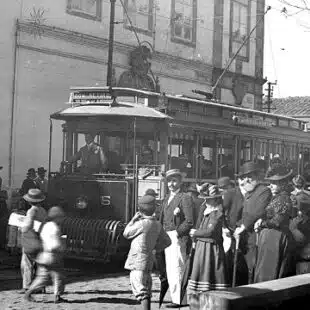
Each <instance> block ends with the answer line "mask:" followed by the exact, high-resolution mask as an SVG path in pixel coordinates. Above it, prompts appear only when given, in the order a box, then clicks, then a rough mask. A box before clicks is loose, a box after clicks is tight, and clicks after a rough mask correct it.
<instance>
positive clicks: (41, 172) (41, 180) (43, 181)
mask: <svg viewBox="0 0 310 310" xmlns="http://www.w3.org/2000/svg"><path fill="white" fill-rule="evenodd" d="M37 173H38V176H37V177H36V179H35V181H36V182H37V184H38V186H39V188H40V190H41V191H42V192H43V193H44V194H47V186H48V181H47V178H46V170H45V169H44V167H39V168H38V170H37Z"/></svg>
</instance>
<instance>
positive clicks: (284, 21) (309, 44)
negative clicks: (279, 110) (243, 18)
mask: <svg viewBox="0 0 310 310" xmlns="http://www.w3.org/2000/svg"><path fill="white" fill-rule="evenodd" d="M257 1H260V0H257ZM289 1H290V2H291V3H295V4H298V2H301V0H289ZM266 5H270V6H271V10H270V11H269V12H268V13H267V14H266V17H265V50H264V77H266V78H267V79H268V81H270V82H275V81H277V85H275V86H274V92H273V96H274V97H275V98H279V97H288V96H310V77H309V75H310V11H308V12H300V13H297V11H296V10H295V9H293V8H290V7H289V6H286V9H287V11H288V15H286V14H283V13H281V10H282V9H283V7H285V5H284V4H283V3H281V1H280V0H266ZM296 13H297V14H296Z"/></svg>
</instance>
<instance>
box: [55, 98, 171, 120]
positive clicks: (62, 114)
mask: <svg viewBox="0 0 310 310" xmlns="http://www.w3.org/2000/svg"><path fill="white" fill-rule="evenodd" d="M89 116H98V117H113V116H117V117H139V118H140V117H141V118H152V119H157V120H164V119H169V118H171V117H170V116H168V115H166V114H164V113H161V112H160V111H157V110H155V109H153V108H149V107H146V106H144V105H141V104H134V103H123V102H119V103H117V104H116V105H108V104H106V105H103V104H98V105H96V104H91V105H90V104H86V105H78V106H72V107H69V108H66V109H63V110H61V111H58V112H56V113H54V114H52V115H51V118H53V119H58V120H67V119H68V118H74V117H89Z"/></svg>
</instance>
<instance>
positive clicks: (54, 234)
mask: <svg viewBox="0 0 310 310" xmlns="http://www.w3.org/2000/svg"><path fill="white" fill-rule="evenodd" d="M64 217H65V214H64V211H63V210H62V209H61V208H60V207H52V208H51V209H50V210H49V211H48V213H47V220H46V222H45V224H43V225H44V226H43V227H42V230H41V233H40V238H41V240H42V247H43V251H42V252H41V253H39V254H38V256H37V258H36V262H37V264H38V270H37V274H36V278H35V279H34V280H33V282H32V283H31V285H30V287H29V289H28V291H27V292H26V294H25V299H26V300H27V301H33V299H32V297H31V294H33V293H34V292H35V291H37V290H38V289H41V288H44V287H45V286H46V285H48V282H49V278H50V277H51V278H52V281H53V284H54V295H55V299H54V302H55V303H59V302H61V301H62V299H61V297H60V294H61V293H63V292H64V284H63V275H62V269H63V252H64V249H65V244H64V239H63V238H62V237H61V230H60V225H61V223H62V221H63V219H64Z"/></svg>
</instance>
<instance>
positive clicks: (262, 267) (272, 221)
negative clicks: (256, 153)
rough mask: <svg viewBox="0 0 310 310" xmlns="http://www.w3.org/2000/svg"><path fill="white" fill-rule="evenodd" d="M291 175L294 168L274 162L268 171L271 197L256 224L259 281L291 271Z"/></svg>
mask: <svg viewBox="0 0 310 310" xmlns="http://www.w3.org/2000/svg"><path fill="white" fill-rule="evenodd" d="M291 175H292V171H291V170H288V169H287V167H286V166H285V165H283V164H277V165H273V166H272V167H271V168H270V169H268V171H267V173H266V180H267V181H269V182H270V190H271V193H272V200H271V201H270V203H269V204H268V206H267V207H266V209H265V214H264V216H263V217H262V218H261V219H259V220H258V221H257V222H256V223H255V226H254V229H255V231H256V232H257V233H258V242H257V261H256V268H255V273H254V282H256V283H257V282H263V281H269V280H275V279H279V278H283V277H286V276H289V275H290V274H291V272H292V266H291V264H292V246H293V239H292V236H291V233H290V230H289V223H290V217H291V212H292V202H291V199H290V194H289V192H288V190H287V188H288V184H289V181H290V177H291Z"/></svg>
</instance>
